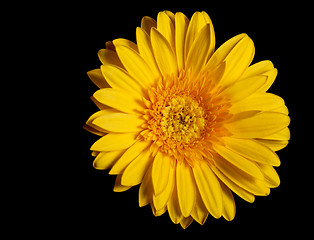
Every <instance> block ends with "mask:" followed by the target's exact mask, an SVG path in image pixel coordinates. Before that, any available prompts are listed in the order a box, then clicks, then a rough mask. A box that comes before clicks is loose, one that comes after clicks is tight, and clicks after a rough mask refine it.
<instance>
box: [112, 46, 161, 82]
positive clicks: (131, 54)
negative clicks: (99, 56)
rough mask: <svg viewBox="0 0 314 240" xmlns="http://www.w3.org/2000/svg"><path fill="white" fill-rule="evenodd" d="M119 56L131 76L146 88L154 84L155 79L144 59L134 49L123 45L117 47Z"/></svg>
mask: <svg viewBox="0 0 314 240" xmlns="http://www.w3.org/2000/svg"><path fill="white" fill-rule="evenodd" d="M116 51H117V53H118V56H119V58H120V60H121V62H122V64H123V66H124V67H125V69H126V70H127V71H128V72H129V74H130V75H131V76H132V77H133V78H134V79H136V80H138V81H139V82H140V83H141V84H143V85H144V86H145V87H146V88H149V87H150V86H152V85H153V84H154V81H155V79H154V78H153V73H152V71H151V70H150V68H149V66H148V65H147V63H146V62H145V61H144V59H143V58H142V57H141V56H140V55H139V53H138V52H136V51H135V50H134V49H133V48H131V47H128V46H123V45H118V46H116Z"/></svg>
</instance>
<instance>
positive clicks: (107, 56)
mask: <svg viewBox="0 0 314 240" xmlns="http://www.w3.org/2000/svg"><path fill="white" fill-rule="evenodd" d="M98 57H99V59H100V61H101V63H102V64H104V65H106V64H113V65H117V66H119V67H122V68H123V65H122V63H121V61H120V59H119V57H118V55H117V53H116V52H114V51H112V50H109V49H100V50H99V52H98Z"/></svg>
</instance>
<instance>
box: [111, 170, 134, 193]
mask: <svg viewBox="0 0 314 240" xmlns="http://www.w3.org/2000/svg"><path fill="white" fill-rule="evenodd" d="M121 177H122V175H121V174H120V175H118V176H117V177H116V181H115V184H114V188H113V191H114V192H124V191H127V190H129V189H130V188H131V187H132V186H123V185H122V184H121Z"/></svg>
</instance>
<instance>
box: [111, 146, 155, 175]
mask: <svg viewBox="0 0 314 240" xmlns="http://www.w3.org/2000/svg"><path fill="white" fill-rule="evenodd" d="M150 144H151V143H150V142H148V141H137V142H136V143H135V144H133V146H131V147H130V148H129V149H127V150H126V151H125V153H124V154H123V155H122V157H121V158H120V159H119V160H118V161H117V162H116V164H115V165H114V166H113V167H112V169H111V170H110V172H109V174H121V173H122V172H123V171H124V169H125V168H126V167H127V166H128V165H129V164H130V163H131V162H132V161H133V160H134V159H135V158H136V157H138V156H139V155H140V154H141V153H142V152H143V151H144V150H145V149H147V148H148V147H149V146H150Z"/></svg>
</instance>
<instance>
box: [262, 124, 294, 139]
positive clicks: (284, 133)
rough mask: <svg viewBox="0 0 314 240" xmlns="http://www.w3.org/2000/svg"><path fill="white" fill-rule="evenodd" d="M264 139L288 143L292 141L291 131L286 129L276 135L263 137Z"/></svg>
mask: <svg viewBox="0 0 314 240" xmlns="http://www.w3.org/2000/svg"><path fill="white" fill-rule="evenodd" d="M263 139H267V140H280V141H287V140H289V139H290V130H289V128H287V127H286V128H284V129H282V130H280V131H278V132H276V133H273V134H270V135H267V136H265V137H263Z"/></svg>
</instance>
